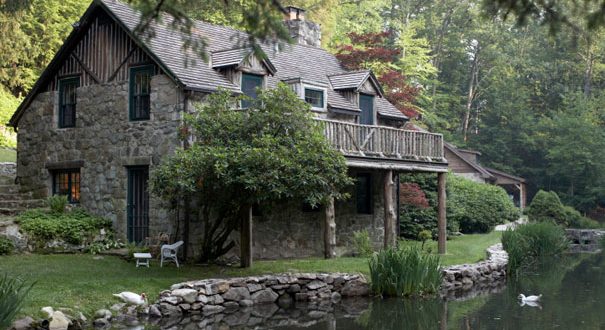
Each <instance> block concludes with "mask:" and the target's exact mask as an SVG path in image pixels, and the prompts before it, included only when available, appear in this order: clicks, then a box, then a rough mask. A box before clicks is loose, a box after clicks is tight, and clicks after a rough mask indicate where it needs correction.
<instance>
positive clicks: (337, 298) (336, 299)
mask: <svg viewBox="0 0 605 330" xmlns="http://www.w3.org/2000/svg"><path fill="white" fill-rule="evenodd" d="M341 299H342V296H341V295H340V293H338V292H332V296H331V297H330V300H331V301H332V302H333V303H335V304H338V303H339V302H340V300H341Z"/></svg>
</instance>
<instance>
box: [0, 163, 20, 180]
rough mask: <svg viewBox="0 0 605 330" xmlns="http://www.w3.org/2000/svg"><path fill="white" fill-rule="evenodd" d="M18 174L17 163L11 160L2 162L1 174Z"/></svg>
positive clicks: (0, 164) (9, 175)
mask: <svg viewBox="0 0 605 330" xmlns="http://www.w3.org/2000/svg"><path fill="white" fill-rule="evenodd" d="M16 175H17V164H16V163H11V162H0V176H8V177H13V178H14V177H15V176H16Z"/></svg>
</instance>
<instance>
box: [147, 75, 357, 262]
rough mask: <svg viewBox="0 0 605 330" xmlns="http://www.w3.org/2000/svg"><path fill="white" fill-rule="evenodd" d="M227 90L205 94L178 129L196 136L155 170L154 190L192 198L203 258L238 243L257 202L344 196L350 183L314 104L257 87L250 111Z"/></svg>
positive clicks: (175, 199)
mask: <svg viewBox="0 0 605 330" xmlns="http://www.w3.org/2000/svg"><path fill="white" fill-rule="evenodd" d="M236 102H238V99H237V98H233V97H231V96H230V95H229V93H227V92H219V93H216V94H212V95H210V96H208V97H207V99H206V100H205V102H204V103H203V104H202V105H201V106H200V107H199V109H197V110H196V111H194V113H192V114H190V115H186V117H185V124H184V126H183V127H182V128H181V133H182V134H181V135H182V138H183V139H185V140H187V139H189V138H191V139H193V141H194V142H193V143H192V144H191V146H190V147H188V148H186V149H181V150H178V151H177V152H176V153H175V154H174V155H173V156H169V157H167V158H165V159H164V161H163V162H162V164H161V165H160V166H158V168H156V169H155V170H154V171H152V175H151V179H150V180H151V187H152V191H153V192H154V193H155V194H156V195H157V196H159V197H161V198H162V199H164V200H166V201H169V202H170V204H171V205H172V206H173V207H176V206H177V205H178V204H179V203H180V201H182V200H184V199H191V200H193V201H194V202H196V203H197V204H198V208H197V209H198V210H199V212H197V214H196V216H197V217H198V218H199V220H200V223H202V226H203V232H204V237H203V238H202V249H201V251H202V256H201V260H202V261H209V260H213V259H215V258H216V257H218V256H220V255H222V254H224V253H226V252H227V251H228V250H229V249H231V248H232V247H233V246H234V242H232V241H229V235H230V234H231V232H232V231H233V230H234V229H236V228H237V226H238V224H239V223H240V221H242V219H243V218H244V217H243V216H242V214H243V213H247V212H248V210H249V209H250V207H251V206H253V205H272V204H275V203H280V202H283V201H286V200H296V199H299V200H302V201H304V202H306V203H309V204H310V205H312V206H317V205H319V204H322V203H325V202H328V201H329V200H330V199H332V198H335V199H343V198H346V197H347V195H346V194H344V193H342V192H341V191H342V189H343V188H344V187H345V186H347V185H349V184H351V183H352V181H351V179H350V178H349V177H348V176H347V166H346V162H345V159H344V156H343V155H342V154H340V153H339V152H338V151H336V150H334V149H333V148H332V147H331V146H330V145H329V144H328V142H327V141H326V140H325V137H324V135H323V131H322V129H321V125H320V123H319V122H316V121H314V120H313V119H312V117H311V113H310V111H309V106H308V104H307V103H305V102H304V101H302V100H300V99H299V98H298V97H297V96H296V95H295V94H294V93H293V92H292V91H291V90H290V89H289V88H288V87H286V86H285V85H281V84H280V85H279V86H278V87H277V88H276V89H274V90H266V91H262V92H261V93H260V96H259V97H258V99H256V100H252V105H251V106H250V107H249V108H248V109H247V110H245V111H237V110H233V106H234V104H237V103H236Z"/></svg>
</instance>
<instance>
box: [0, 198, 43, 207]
mask: <svg viewBox="0 0 605 330" xmlns="http://www.w3.org/2000/svg"><path fill="white" fill-rule="evenodd" d="M44 206H46V201H45V200H43V199H23V200H0V209H31V208H38V207H44Z"/></svg>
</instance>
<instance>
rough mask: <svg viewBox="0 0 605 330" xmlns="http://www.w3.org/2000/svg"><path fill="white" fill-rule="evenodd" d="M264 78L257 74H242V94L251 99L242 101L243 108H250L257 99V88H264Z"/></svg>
mask: <svg viewBox="0 0 605 330" xmlns="http://www.w3.org/2000/svg"><path fill="white" fill-rule="evenodd" d="M262 86H263V76H258V75H255V74H249V73H242V93H244V95H246V96H247V97H249V98H250V99H243V100H242V108H248V107H250V105H251V104H252V100H253V99H256V97H257V96H258V95H257V92H256V91H257V88H262Z"/></svg>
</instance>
